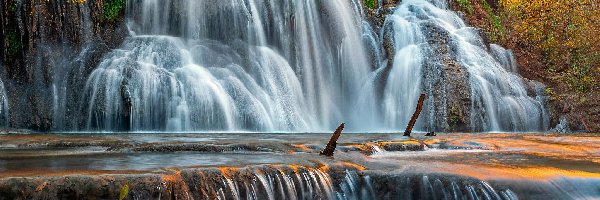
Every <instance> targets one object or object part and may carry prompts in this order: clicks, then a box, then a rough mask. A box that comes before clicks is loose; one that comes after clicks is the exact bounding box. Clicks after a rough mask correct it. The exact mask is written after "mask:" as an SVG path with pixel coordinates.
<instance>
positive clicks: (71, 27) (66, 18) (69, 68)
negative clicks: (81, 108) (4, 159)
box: [0, 0, 128, 131]
mask: <svg viewBox="0 0 600 200" xmlns="http://www.w3.org/2000/svg"><path fill="white" fill-rule="evenodd" d="M2 4H3V5H2V6H0V8H2V12H0V13H1V14H0V15H1V17H2V21H1V23H0V30H2V31H0V32H2V33H0V42H1V43H2V46H3V47H4V48H3V51H2V52H0V57H2V59H1V61H0V65H2V68H3V69H2V70H0V79H3V80H4V82H5V86H6V88H7V93H8V96H9V105H10V109H11V110H18V111H19V112H12V113H10V117H9V118H10V120H9V121H10V125H11V127H18V128H29V129H32V130H38V131H47V130H50V129H52V128H53V127H56V126H57V123H58V125H59V126H63V125H65V124H62V123H72V122H76V121H75V120H64V118H65V117H64V116H75V115H76V114H77V113H76V111H75V110H74V109H66V108H67V107H71V108H74V107H77V106H76V105H75V104H76V102H74V101H76V100H79V99H80V98H79V96H78V95H80V93H78V92H70V91H67V89H66V88H81V87H78V86H81V85H82V84H85V80H86V78H87V76H88V75H89V73H90V72H91V70H90V69H93V68H94V67H96V66H97V62H98V60H99V59H101V58H102V55H103V54H104V53H106V52H108V51H109V50H110V49H111V48H115V47H117V46H119V45H120V44H121V42H122V40H123V38H125V36H126V35H127V34H128V32H127V29H126V27H125V23H124V19H123V17H122V15H121V17H119V18H118V19H117V20H114V21H111V22H107V21H104V20H102V16H101V14H100V13H101V12H102V10H103V5H104V1H102V0H97V1H87V2H86V3H83V4H79V3H74V2H71V1H25V0H7V1H3V3H2ZM4 33H10V34H4ZM17 44H18V45H17ZM16 46H18V48H15V47H16ZM8 49H11V52H8V51H5V50H8ZM56 98H60V99H63V98H64V99H66V100H64V101H60V102H58V103H57V102H56V100H57V99H56ZM56 107H58V109H57V108H56ZM53 110H54V111H55V112H53ZM56 118H58V119H59V120H56ZM53 119H54V121H53ZM69 126H73V125H72V124H69Z"/></svg>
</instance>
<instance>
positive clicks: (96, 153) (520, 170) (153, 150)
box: [0, 133, 600, 199]
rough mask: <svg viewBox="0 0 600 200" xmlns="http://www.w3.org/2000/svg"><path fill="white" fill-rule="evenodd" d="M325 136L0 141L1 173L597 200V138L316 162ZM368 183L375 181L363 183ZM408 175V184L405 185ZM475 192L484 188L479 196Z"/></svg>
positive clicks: (402, 140)
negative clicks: (249, 180)
mask: <svg viewBox="0 0 600 200" xmlns="http://www.w3.org/2000/svg"><path fill="white" fill-rule="evenodd" d="M329 136H330V134H328V133H303V134H289V133H272V134H269V133H196V134H193V133H185V134H183V133H179V134H178V133H171V134H165V133H161V134H41V135H36V134H33V135H0V177H4V178H2V179H1V180H4V181H6V180H11V178H10V177H34V176H50V177H52V176H64V175H71V176H73V175H81V174H91V175H94V174H95V175H101V174H122V173H127V174H148V173H150V174H154V173H165V172H169V171H172V170H186V169H196V170H203V169H209V168H215V167H216V168H222V167H226V168H231V167H235V168H232V169H239V168H240V167H242V168H245V167H251V168H252V167H253V166H281V165H284V166H307V167H308V168H309V169H310V170H317V171H321V172H320V173H323V174H322V175H323V176H328V177H329V176H332V177H335V176H337V175H335V174H336V173H337V172H335V170H334V171H330V170H329V171H328V170H327V169H328V168H329V167H334V166H340V165H343V166H347V167H350V168H351V169H352V170H351V171H346V172H345V173H350V172H352V173H355V172H353V171H356V173H358V174H357V175H356V177H354V178H353V180H347V181H351V182H352V183H353V184H354V185H353V186H352V187H350V186H348V187H349V188H353V190H352V191H354V190H356V191H359V189H360V190H362V189H365V187H366V185H365V184H367V185H368V184H373V185H374V186H372V187H375V188H378V187H382V185H387V184H392V185H396V184H399V185H402V184H404V185H405V186H404V187H407V188H412V189H410V191H405V192H401V191H403V190H396V189H394V190H391V189H390V190H389V191H387V190H388V189H385V188H384V189H381V190H382V191H378V190H375V191H373V192H372V193H360V194H359V193H356V194H354V196H355V197H357V198H358V199H361V197H362V198H363V199H364V198H365V197H367V199H369V198H368V197H369V195H375V196H377V197H378V198H386V195H388V196H389V195H392V197H394V198H395V197H398V195H400V196H403V195H412V196H410V197H411V198H430V199H435V198H434V197H436V196H435V195H434V196H428V195H429V193H428V192H427V191H429V190H421V189H422V188H425V189H427V188H429V187H431V191H430V192H434V193H435V191H437V190H436V189H435V188H436V187H438V186H435V184H441V185H439V187H440V188H441V189H440V190H439V191H441V193H440V195H441V194H450V193H451V192H449V191H451V190H452V187H454V186H453V185H452V184H457V183H460V184H465V185H461V188H463V187H465V188H469V187H473V188H475V189H474V190H476V193H477V191H478V192H481V191H487V192H483V193H477V195H480V196H481V195H483V196H482V197H485V196H486V195H492V196H493V195H498V196H499V197H500V196H506V195H508V196H510V195H512V194H513V193H514V195H517V196H518V197H520V198H523V199H565V198H566V199H594V198H600V184H599V183H600V136H597V135H593V134H564V135H561V134H543V133H521V134H515V133H511V134H504V133H478V134H439V135H438V136H437V137H424V136H423V134H414V137H403V136H401V134H391V133H385V134H359V133H345V134H343V135H342V137H341V138H340V140H339V141H338V147H337V149H338V150H337V151H336V153H335V156H334V158H333V159H331V158H326V157H322V156H318V152H319V151H320V150H321V149H322V148H323V147H324V146H325V143H326V142H327V140H328V138H329ZM319 166H321V167H319ZM322 166H329V167H327V168H323V167H322ZM276 168H277V169H278V168H279V167H276ZM313 168H314V169H313ZM280 170H281V169H280ZM342 172H343V171H342ZM253 173H255V172H253ZM315 173H316V172H315ZM346 176H349V175H346ZM241 177H244V176H240V177H239V179H238V178H235V177H232V178H230V179H231V180H232V181H234V182H235V181H241V182H244V180H243V178H241ZM332 177H329V178H327V179H332ZM369 177H370V178H369ZM424 177H425V178H424ZM455 177H459V178H455ZM460 177H462V178H460ZM365 178H369V179H370V180H369V181H372V182H366V181H365ZM354 179H356V180H354ZM371 179H372V180H371ZM405 179H406V180H409V181H408V182H407V181H401V180H405ZM422 179H427V181H425V180H422ZM467 180H468V181H467ZM398 181H400V182H398ZM465 181H466V182H465ZM473 181H475V182H473ZM477 181H484V183H486V184H490V185H491V186H490V187H493V188H495V189H496V190H490V191H488V190H487V189H485V188H486V187H487V186H486V185H485V184H483V185H480V184H479V183H477ZM0 182H1V181H0ZM438 182H439V183H438ZM336 183H337V182H336ZM331 184H334V183H333V182H332V183H331ZM334 186H335V187H334ZM286 187H288V186H286ZM289 187H291V186H289ZM328 187H331V188H334V189H332V191H329V192H330V193H331V195H332V196H335V195H333V194H334V193H335V192H334V191H333V190H335V191H337V192H340V191H341V190H342V189H343V188H344V187H341V186H336V185H335V184H334V185H332V186H328ZM398 187H400V186H398ZM478 187H479V188H480V189H481V188H483V189H481V191H480V189H477V188H478ZM335 188H337V189H335ZM361 188H362V189H361ZM419 188H421V189H419ZM338 189H339V190H338ZM367 189H368V188H367ZM367 189H365V191H367ZM438 189H439V188H438ZM464 190H465V191H469V189H464ZM348 191H351V190H350V189H349V190H348ZM356 191H355V192H356ZM423 191H425V192H423ZM491 191H494V192H491ZM407 192H408V193H407ZM344 194H347V193H344ZM340 195H341V193H340ZM361 195H362V196H361ZM415 195H416V196H415ZM423 195H425V196H423ZM329 197H331V196H329ZM371 197H372V196H371ZM403 197H407V198H408V196H403ZM467 199H468V198H467ZM491 199H494V198H491ZM500 199H507V198H500ZM509 199H510V198H509Z"/></svg>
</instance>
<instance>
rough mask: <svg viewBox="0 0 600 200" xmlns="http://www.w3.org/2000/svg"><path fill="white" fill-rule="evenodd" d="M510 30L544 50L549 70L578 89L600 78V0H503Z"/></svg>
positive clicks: (589, 87)
mask: <svg viewBox="0 0 600 200" xmlns="http://www.w3.org/2000/svg"><path fill="white" fill-rule="evenodd" d="M499 9H500V12H502V13H503V15H504V16H505V19H504V20H507V21H510V24H511V25H512V26H509V27H507V31H509V34H511V35H513V36H514V37H515V38H519V39H520V40H521V43H523V44H522V45H530V46H533V47H535V48H536V49H539V50H540V51H541V55H542V59H543V63H544V65H545V66H546V70H547V72H548V73H551V74H558V75H560V77H561V78H562V79H564V80H565V81H566V82H568V83H569V84H570V85H571V86H572V87H573V88H574V89H575V90H576V91H577V92H588V91H590V90H592V89H594V88H595V87H597V84H599V83H600V82H598V81H599V79H598V73H600V64H599V63H600V45H599V44H600V2H598V1H597V0H500V1H499Z"/></svg>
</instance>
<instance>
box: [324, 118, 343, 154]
mask: <svg viewBox="0 0 600 200" xmlns="http://www.w3.org/2000/svg"><path fill="white" fill-rule="evenodd" d="M343 130H344V123H342V124H340V126H339V127H338V128H337V129H335V132H333V135H332V136H331V139H329V142H328V143H327V146H325V149H323V151H321V155H324V156H329V157H333V152H334V151H335V147H336V145H337V140H338V139H339V138H340V135H342V131H343Z"/></svg>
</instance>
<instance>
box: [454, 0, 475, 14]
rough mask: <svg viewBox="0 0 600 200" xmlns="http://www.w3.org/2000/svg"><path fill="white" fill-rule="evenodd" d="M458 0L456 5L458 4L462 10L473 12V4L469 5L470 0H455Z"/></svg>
mask: <svg viewBox="0 0 600 200" xmlns="http://www.w3.org/2000/svg"><path fill="white" fill-rule="evenodd" d="M457 1H458V5H459V6H460V8H461V9H462V10H464V11H467V13H469V15H470V14H473V6H471V1H470V0H457Z"/></svg>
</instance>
